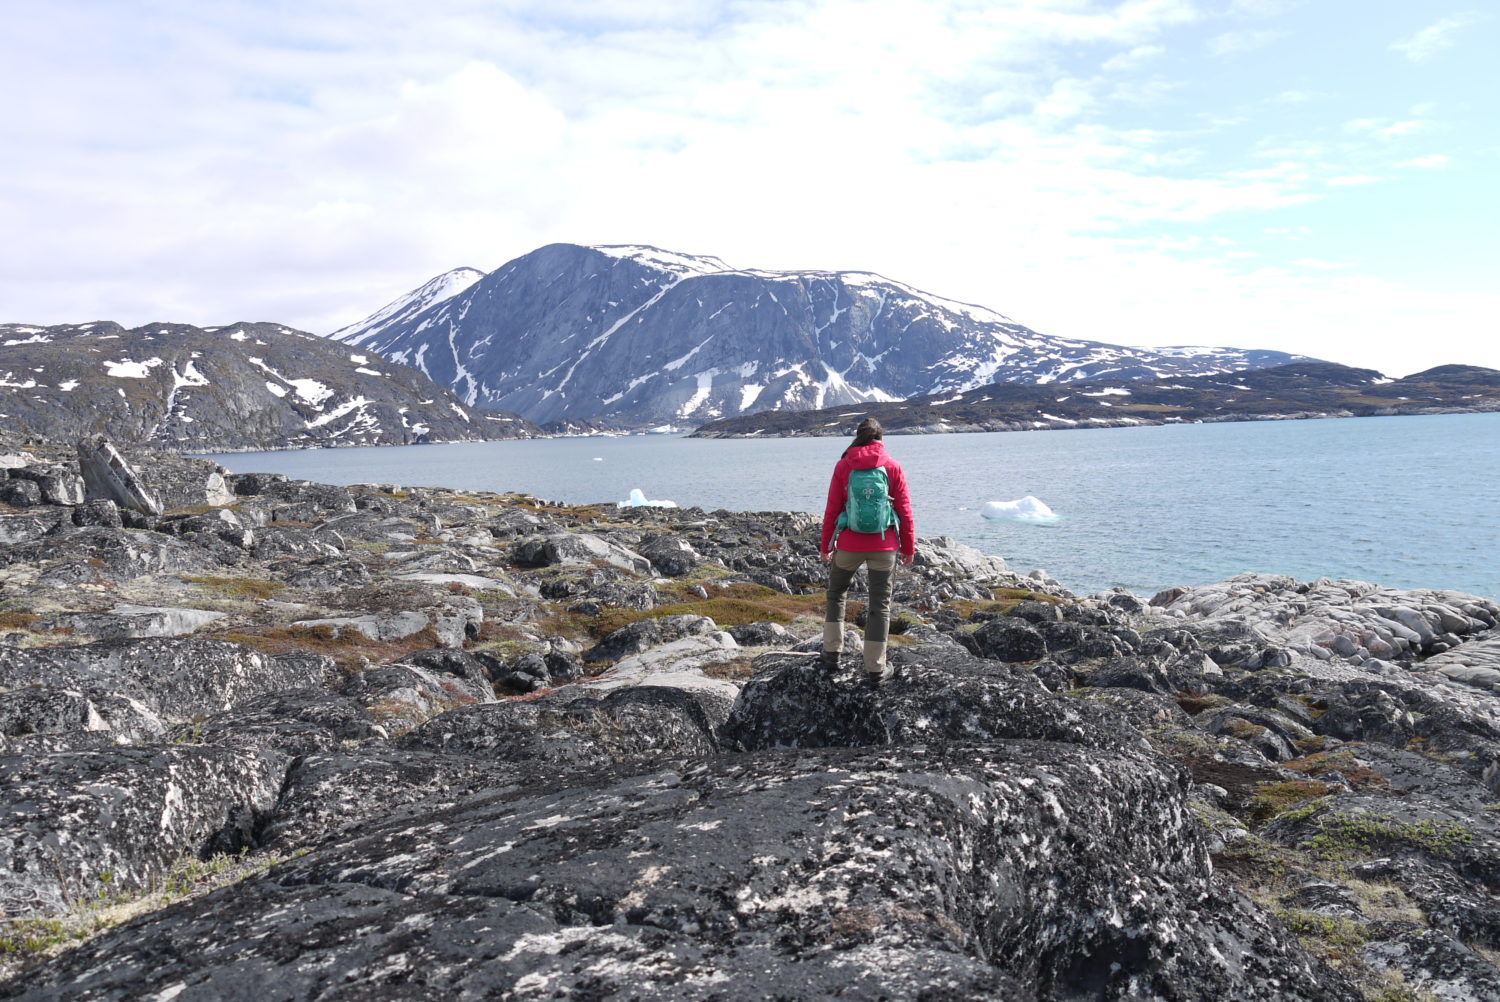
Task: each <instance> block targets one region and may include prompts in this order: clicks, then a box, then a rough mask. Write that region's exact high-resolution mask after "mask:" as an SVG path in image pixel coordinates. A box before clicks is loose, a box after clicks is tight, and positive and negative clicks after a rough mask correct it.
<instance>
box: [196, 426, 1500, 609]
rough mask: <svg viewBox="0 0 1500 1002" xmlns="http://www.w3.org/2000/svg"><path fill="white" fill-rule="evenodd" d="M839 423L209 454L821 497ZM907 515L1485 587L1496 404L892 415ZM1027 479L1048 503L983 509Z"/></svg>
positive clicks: (805, 503) (382, 473) (1158, 551)
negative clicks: (1275, 411)
mask: <svg viewBox="0 0 1500 1002" xmlns="http://www.w3.org/2000/svg"><path fill="white" fill-rule="evenodd" d="M846 444H847V443H846V441H845V440H843V439H830V438H821V439H806V438H803V439H746V440H699V439H688V438H681V437H677V436H630V437H624V438H583V439H577V438H574V439H547V440H541V441H530V442H485V443H475V444H457V445H422V446H397V447H387V448H369V449H319V450H311V451H299V452H267V453H233V454H229V455H219V456H214V457H212V458H214V459H215V460H217V461H218V462H220V463H222V464H223V465H224V466H226V467H228V468H229V469H231V470H233V471H235V472H237V473H244V472H250V471H265V472H281V473H287V474H290V475H291V476H294V477H299V478H305V479H309V480H317V481H321V482H324V483H335V484H352V483H370V482H374V483H396V484H402V485H405V486H419V485H427V486H442V487H456V488H465V489H470V490H490V491H524V492H527V493H530V494H534V495H537V496H539V497H543V498H549V499H556V500H563V501H569V502H578V503H583V502H595V501H620V500H624V499H625V498H626V497H627V496H628V495H629V493H630V490H631V488H637V487H638V488H640V489H641V490H642V491H644V492H645V494H646V497H648V498H664V499H670V500H673V501H676V502H677V503H678V504H680V505H683V506H689V505H696V506H698V507H701V508H705V509H708V510H713V509H715V508H730V509H738V510H768V509H791V510H800V511H821V510H822V507H823V497H824V492H825V491H826V489H827V484H828V475H829V473H830V472H831V471H832V469H833V464H834V462H835V461H836V460H837V459H838V456H839V453H840V451H841V450H842V449H843V447H844V446H845V445H846ZM886 447H887V450H888V451H889V452H890V453H891V455H893V456H895V457H896V459H897V460H899V461H900V463H901V465H902V466H903V467H904V468H905V470H906V472H907V478H908V480H909V481H910V483H911V488H912V501H913V505H914V507H915V510H916V518H917V531H918V533H919V534H920V535H924V536H926V535H949V536H953V537H955V538H957V539H960V540H962V541H964V542H966V543H969V544H971V545H973V546H977V547H979V548H980V549H981V550H983V551H985V552H986V553H994V554H999V555H1000V556H1003V557H1005V558H1006V560H1008V561H1009V562H1010V564H1011V566H1012V567H1013V568H1014V569H1016V570H1018V571H1022V572H1024V571H1028V570H1030V569H1032V568H1034V567H1042V568H1045V569H1046V570H1047V571H1048V572H1049V573H1050V574H1052V575H1053V576H1054V577H1056V578H1058V579H1059V580H1060V581H1062V582H1063V583H1064V584H1066V585H1068V586H1069V587H1070V588H1072V589H1074V590H1075V591H1080V592H1088V591H1094V590H1097V589H1100V588H1106V587H1109V586H1112V585H1123V586H1125V587H1126V588H1129V589H1131V590H1133V591H1137V592H1141V593H1144V594H1150V593H1153V592H1155V591H1157V590H1158V589H1161V588H1165V587H1169V586H1171V585H1192V584H1205V583H1208V582H1211V581H1217V580H1219V579H1221V578H1225V577H1228V576H1230V575H1232V574H1237V573H1240V572H1242V571H1252V570H1253V571H1265V572H1269V573H1278V574H1290V575H1293V576H1295V577H1298V578H1303V579H1312V578H1317V577H1324V576H1326V577H1348V578H1358V579H1363V580H1367V581H1375V582H1378V583H1380V584H1385V585H1394V586H1399V587H1424V588H1454V589H1458V590H1460V591H1467V592H1473V593H1476V594H1479V595H1484V596H1487V597H1490V598H1500V567H1497V564H1496V561H1497V558H1500V503H1497V500H1496V490H1497V484H1500V414H1453V415H1435V416H1430V417H1390V418H1355V419H1347V420H1313V421H1260V422H1249V423H1237V424H1203V425H1170V426H1161V427H1143V428H1103V429H1089V430H1078V431H1047V432H1000V433H994V434H972V435H911V436H896V435H892V436H890V437H889V438H888V439H887V440H886ZM1027 494H1031V495H1034V496H1036V497H1038V498H1040V499H1042V500H1043V501H1044V502H1046V503H1047V504H1048V505H1049V506H1050V507H1051V508H1052V509H1053V510H1054V511H1055V512H1056V513H1057V514H1058V516H1059V517H1058V519H1057V521H1055V522H1051V523H1028V522H1014V521H1003V522H995V521H988V520H986V519H984V518H982V517H981V516H980V509H981V508H982V507H983V505H984V503H985V502H986V501H1008V500H1013V499H1015V498H1019V497H1022V496H1024V495H1027Z"/></svg>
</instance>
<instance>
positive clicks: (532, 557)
mask: <svg viewBox="0 0 1500 1002" xmlns="http://www.w3.org/2000/svg"><path fill="white" fill-rule="evenodd" d="M511 559H513V560H514V561H515V562H516V563H517V564H518V565H519V566H522V567H550V566H552V565H554V564H562V565H577V564H582V565H587V564H592V563H594V562H595V561H602V562H604V563H607V564H612V565H613V566H615V567H618V568H620V569H621V570H626V571H629V572H630V573H632V574H649V573H651V561H649V560H647V559H646V558H645V557H643V556H641V555H640V554H639V553H635V552H633V551H631V550H627V549H625V548H624V547H622V546H616V545H615V544H613V543H611V542H609V541H607V540H604V539H601V538H599V537H598V536H590V535H584V534H583V533H577V532H559V533H553V534H551V535H547V536H539V537H535V538H532V539H526V540H522V541H520V542H518V543H515V544H513V545H512V547H511Z"/></svg>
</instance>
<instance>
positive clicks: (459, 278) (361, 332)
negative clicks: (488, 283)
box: [328, 268, 484, 345]
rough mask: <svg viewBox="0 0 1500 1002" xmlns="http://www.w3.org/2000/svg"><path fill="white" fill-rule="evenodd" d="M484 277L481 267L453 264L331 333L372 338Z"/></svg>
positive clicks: (356, 340)
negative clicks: (416, 286)
mask: <svg viewBox="0 0 1500 1002" xmlns="http://www.w3.org/2000/svg"><path fill="white" fill-rule="evenodd" d="M483 277H484V272H482V271H480V270H479V269H478V268H454V269H453V270H452V271H445V272H443V273H442V274H441V275H439V276H438V277H437V278H434V279H433V280H432V281H430V282H428V283H427V284H425V285H423V286H421V287H420V288H417V289H414V290H412V291H411V292H408V293H407V294H406V295H404V296H402V297H401V298H400V299H398V300H396V301H395V302H392V303H387V304H386V305H385V306H383V307H382V308H380V309H379V310H377V311H375V312H374V313H372V314H370V315H369V316H368V317H365V318H364V319H363V320H361V321H360V322H359V323H356V324H350V325H349V326H348V327H342V328H340V329H339V330H336V331H334V332H333V333H332V334H330V335H328V336H329V337H330V338H332V339H333V340H335V341H343V342H344V343H345V344H352V345H361V344H364V343H365V342H366V341H369V340H371V339H372V338H375V337H379V336H380V333H381V332H382V331H384V330H386V329H387V328H389V327H393V326H395V325H397V324H400V323H404V322H405V321H407V320H409V319H411V318H412V317H414V316H416V315H417V314H418V313H421V312H422V311H423V310H426V309H429V308H431V307H433V306H436V305H438V304H439V303H442V302H446V301H447V300H449V299H452V298H453V297H454V296H456V295H458V294H459V293H460V292H463V291H464V290H465V289H467V288H468V287H469V286H471V285H473V284H474V283H475V282H477V281H479V280H480V279H481V278H483Z"/></svg>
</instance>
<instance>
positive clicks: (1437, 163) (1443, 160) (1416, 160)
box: [1396, 153, 1452, 168]
mask: <svg viewBox="0 0 1500 1002" xmlns="http://www.w3.org/2000/svg"><path fill="white" fill-rule="evenodd" d="M1450 163H1452V158H1450V157H1448V156H1447V155H1445V154H1442V153H1429V154H1427V155H1426V156H1425V157H1412V158H1411V159H1410V160H1403V161H1401V162H1400V163H1398V164H1397V165H1396V166H1397V167H1427V168H1436V167H1446V166H1448V164H1450Z"/></svg>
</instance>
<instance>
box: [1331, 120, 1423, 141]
mask: <svg viewBox="0 0 1500 1002" xmlns="http://www.w3.org/2000/svg"><path fill="white" fill-rule="evenodd" d="M1427 128H1429V125H1428V123H1427V122H1424V121H1422V120H1420V119H1414V118H1409V119H1402V120H1400V121H1391V120H1390V119H1387V118H1356V119H1353V120H1352V121H1348V122H1345V123H1344V131H1345V132H1353V133H1365V134H1367V135H1371V136H1374V137H1375V138H1376V139H1386V140H1389V139H1396V138H1399V137H1401V136H1409V135H1411V134H1412V133H1414V132H1422V131H1424V130H1425V129H1427Z"/></svg>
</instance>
